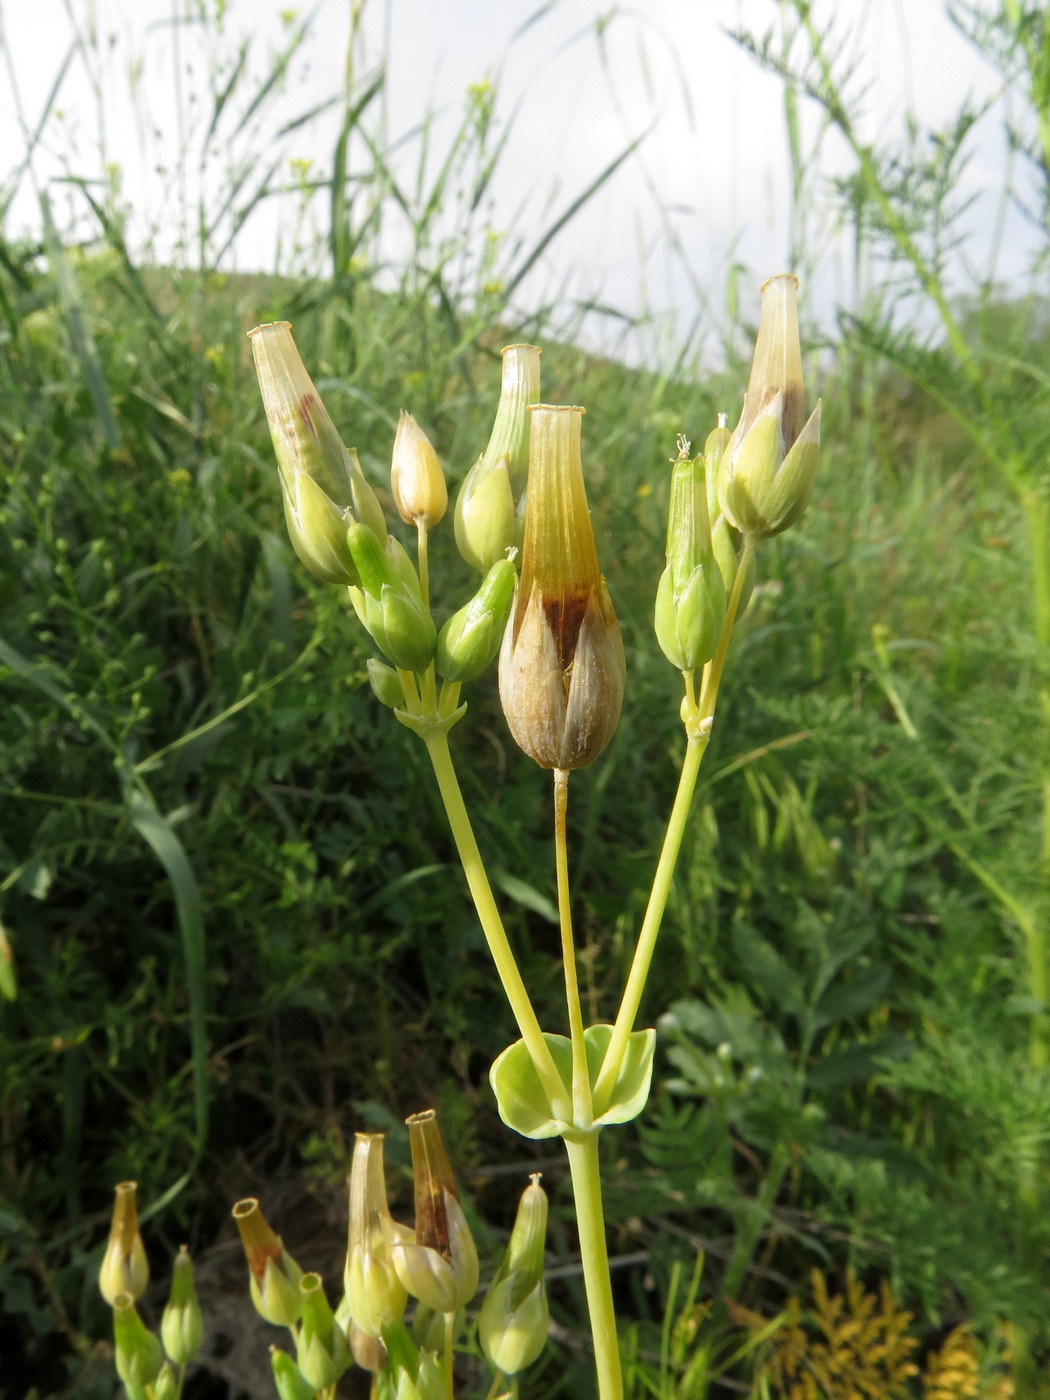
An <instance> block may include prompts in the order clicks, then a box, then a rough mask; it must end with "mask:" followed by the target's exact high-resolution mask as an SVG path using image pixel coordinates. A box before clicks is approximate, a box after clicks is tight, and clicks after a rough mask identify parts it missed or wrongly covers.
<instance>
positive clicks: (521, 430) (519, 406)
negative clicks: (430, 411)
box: [456, 345, 540, 573]
mask: <svg viewBox="0 0 1050 1400" xmlns="http://www.w3.org/2000/svg"><path fill="white" fill-rule="evenodd" d="M539 397H540V352H539V350H538V349H537V348H536V346H535V345H508V346H507V348H506V349H505V350H504V351H503V380H502V387H501V390H500V399H499V406H498V407H497V409H496V419H495V422H494V423H493V425H492V433H491V435H490V437H489V441H488V446H487V447H486V448H485V451H484V452H483V453H482V454H481V456H480V457H479V458H478V460H477V462H476V463H475V465H474V466H473V467H472V468H471V470H470V471H469V472H468V473H467V477H466V479H465V481H464V482H463V485H462V487H461V488H460V492H459V497H458V498H457V501H456V545H457V546H458V548H459V552H460V554H462V556H463V558H464V559H465V560H466V561H467V563H468V564H470V565H471V566H472V567H473V568H475V569H477V570H479V572H481V573H484V572H485V571H486V570H487V569H490V568H491V567H492V565H493V564H495V563H496V562H497V561H498V560H500V559H502V558H503V557H504V555H505V554H506V552H507V550H508V549H509V548H510V547H511V545H513V544H516V543H518V541H517V539H516V535H517V526H518V520H517V514H516V508H517V503H518V501H519V499H520V498H521V495H522V492H523V491H524V489H525V476H526V473H527V471H528V463H529V431H530V428H529V407H530V405H532V404H535V403H538V402H539Z"/></svg>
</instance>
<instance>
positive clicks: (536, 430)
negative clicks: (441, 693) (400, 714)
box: [499, 404, 626, 771]
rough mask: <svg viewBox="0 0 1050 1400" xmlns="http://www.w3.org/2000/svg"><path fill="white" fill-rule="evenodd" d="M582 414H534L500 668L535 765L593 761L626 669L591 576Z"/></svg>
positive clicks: (593, 559)
mask: <svg viewBox="0 0 1050 1400" xmlns="http://www.w3.org/2000/svg"><path fill="white" fill-rule="evenodd" d="M582 417H583V409H581V408H556V407H552V406H551V405H548V404H538V405H537V406H536V407H535V408H534V409H533V410H532V432H531V436H530V446H529V479H528V486H527V488H526V497H525V500H526V505H525V542H524V546H523V549H522V559H521V580H520V582H519V585H518V595H517V599H516V601H515V605H514V610H513V612H512V614H511V620H510V623H509V624H508V627H507V631H506V633H505V634H504V638H503V648H502V651H501V653H500V663H499V689H500V702H501V704H502V706H503V713H504V714H505V715H506V717H507V723H508V725H509V726H510V732H511V733H512V734H513V736H514V739H515V741H516V742H517V744H518V745H519V747H520V748H522V749H523V750H524V751H525V753H527V754H528V755H529V757H530V758H532V759H534V760H535V762H536V763H538V764H539V765H540V767H541V768H560V769H562V770H564V771H569V770H571V769H573V768H584V767H586V766H587V765H588V764H589V763H593V762H594V760H595V759H596V758H597V757H598V755H599V754H600V753H601V752H602V750H603V749H604V748H605V746H606V745H607V744H608V742H609V740H610V739H611V738H612V736H613V732H614V731H615V729H616V724H617V721H618V720H619V718H620V705H621V702H622V700H623V687H624V681H625V678H626V664H625V661H624V654H623V642H622V640H621V638H620V628H619V624H618V623H617V621H616V615H615V613H614V612H613V608H612V602H611V600H610V598H609V593H608V590H607V588H606V587H605V581H604V579H603V578H602V576H601V574H600V572H599V570H598V555H597V552H596V550H595V547H594V531H593V529H592V528H591V518H590V513H589V512H588V510H587V497H586V493H585V491H584V485H583V466H582V463H581V460H580V420H581V418H582Z"/></svg>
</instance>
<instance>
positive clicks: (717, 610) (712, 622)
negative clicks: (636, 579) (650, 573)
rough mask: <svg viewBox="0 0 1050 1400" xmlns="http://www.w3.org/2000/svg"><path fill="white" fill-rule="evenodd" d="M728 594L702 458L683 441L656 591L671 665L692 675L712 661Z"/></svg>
mask: <svg viewBox="0 0 1050 1400" xmlns="http://www.w3.org/2000/svg"><path fill="white" fill-rule="evenodd" d="M725 612H726V595H725V587H724V585H723V583H722V576H721V574H720V573H719V571H718V569H717V567H716V566H715V561H714V555H713V553H712V550H711V524H710V519H709V517H708V513H707V486H706V481H705V472H704V458H703V456H702V455H700V454H698V455H697V456H696V457H693V458H690V456H689V444H688V442H686V440H685V439H684V438H679V455H678V460H677V461H676V462H675V464H674V470H673V472H672V474H671V502H670V510H669V513H668V523H667V567H666V568H665V569H664V571H663V574H662V575H661V576H660V583H659V586H658V587H657V591H656V612H655V619H654V620H655V627H656V639H657V641H658V642H659V643H660V648H661V650H662V651H663V653H664V655H665V656H666V657H667V659H668V661H670V662H671V664H672V665H673V666H677V667H678V669H679V670H680V671H694V670H696V668H697V667H698V666H702V665H703V664H704V662H705V661H710V659H711V657H712V656H714V654H715V648H716V647H717V646H718V639H719V637H720V636H721V633H722V624H723V623H724V621H725Z"/></svg>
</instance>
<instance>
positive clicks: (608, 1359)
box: [565, 1132, 623, 1400]
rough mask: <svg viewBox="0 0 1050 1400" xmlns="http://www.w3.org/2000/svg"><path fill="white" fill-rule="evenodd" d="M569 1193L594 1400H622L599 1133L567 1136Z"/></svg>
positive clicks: (621, 1381)
mask: <svg viewBox="0 0 1050 1400" xmlns="http://www.w3.org/2000/svg"><path fill="white" fill-rule="evenodd" d="M565 1150H566V1152H567V1153H568V1154H569V1171H570V1173H571V1176H572V1195H573V1200H574V1202H575V1205H576V1224H577V1228H578V1229H579V1232H580V1259H581V1262H582V1264H583V1284H584V1288H585V1289H586V1292H587V1312H588V1314H589V1315H590V1319H591V1336H592V1338H593V1339H594V1364H595V1369H596V1370H597V1373H598V1397H599V1400H623V1378H622V1376H621V1373H620V1347H619V1343H618V1342H617V1340H616V1310H615V1308H614V1307H613V1297H612V1277H611V1275H610V1273H609V1253H608V1249H607V1248H606V1244H605V1216H604V1214H603V1212H602V1182H601V1174H600V1172H599V1168H598V1134H597V1133H596V1132H590V1133H587V1134H586V1135H585V1136H581V1137H571V1138H570V1137H567V1138H566V1139H565Z"/></svg>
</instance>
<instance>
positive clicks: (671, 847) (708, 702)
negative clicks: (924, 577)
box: [594, 540, 755, 1118]
mask: <svg viewBox="0 0 1050 1400" xmlns="http://www.w3.org/2000/svg"><path fill="white" fill-rule="evenodd" d="M754 548H755V546H754V544H753V543H752V542H751V541H750V540H745V542H744V547H743V549H742V550H741V553H740V560H739V562H738V564H737V571H736V578H735V579H734V580H733V589H732V592H731V593H730V595H729V603H728V606H727V608H726V620H725V623H724V624H723V627H722V635H721V636H720V637H719V639H718V648H717V650H716V651H715V654H714V656H713V657H712V659H711V661H709V662H708V664H707V666H706V667H705V668H704V680H703V685H702V686H701V690H700V700H699V703H698V704H697V705H696V706H695V708H694V707H692V706H690V710H691V711H692V713H691V714H690V716H689V718H688V719H687V721H686V734H687V736H688V737H687V741H686V750H685V758H684V759H683V761H682V771H681V773H680V774H679V777H678V791H677V792H676V793H675V799H674V805H673V807H672V808H671V815H670V817H669V818H668V820H667V830H666V831H665V832H664V843H663V846H662V847H661V850H660V858H659V860H658V861H657V865H656V874H655V875H654V877H653V886H652V889H651V891H650V893H649V903H648V904H647V905H646V909H645V916H644V918H643V919H642V927H641V928H640V930H639V931H638V943H637V946H636V947H635V950H634V958H633V960H632V962H631V970H630V972H629V973H628V976H627V985H626V986H625V987H624V990H623V997H622V999H621V1001H620V1009H619V1011H618V1012H617V1015H616V1024H615V1025H614V1026H613V1033H612V1036H611V1037H610V1039H609V1046H608V1049H607V1050H606V1052H605V1058H604V1060H603V1061H602V1068H601V1073H600V1074H599V1075H598V1081H597V1083H596V1084H595V1086H594V1113H595V1116H596V1117H599V1118H600V1117H601V1115H602V1114H603V1113H604V1112H605V1110H606V1109H607V1108H608V1107H609V1100H610V1098H611V1096H612V1091H613V1086H614V1085H615V1084H616V1081H617V1079H618V1078H619V1075H620V1069H621V1067H622V1065H623V1057H624V1055H625V1054H626V1052H627V1042H628V1040H629V1039H630V1036H631V1032H632V1031H633V1030H634V1023H635V1019H636V1017H637V1015H638V1008H639V1006H640V1005H641V1002H642V993H643V992H644V991H645V983H646V979H647V978H648V976H649V968H650V966H651V965H652V961H653V953H654V952H655V951H656V940H657V937H658V936H659V933H660V925H661V923H662V922H663V917H664V910H665V908H666V907H667V898H668V895H669V894H670V892H671V881H672V880H673V879H674V871H675V866H676V865H677V863H678V855H679V852H680V851H681V849H682V839H683V837H684V836H685V828H686V822H687V821H688V819H689V809H690V807H691V806H692V803H693V794H694V792H695V791H696V780H697V777H698V776H699V773H700V764H701V761H702V760H703V757H704V754H705V752H706V750H707V745H708V743H709V741H710V738H711V724H712V722H713V720H714V714H715V705H716V704H717V702H718V688H719V686H720V685H721V682H722V672H723V670H724V669H725V663H726V657H727V656H728V655H729V640H730V637H731V636H732V633H733V626H734V624H735V623H736V615H737V609H738V608H739V606H740V594H741V591H742V589H743V586H744V578H745V577H746V575H747V572H748V569H749V568H750V565H751V556H752V554H753V553H754ZM692 693H693V682H692V677H691V676H687V677H686V697H687V699H691V698H692Z"/></svg>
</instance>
